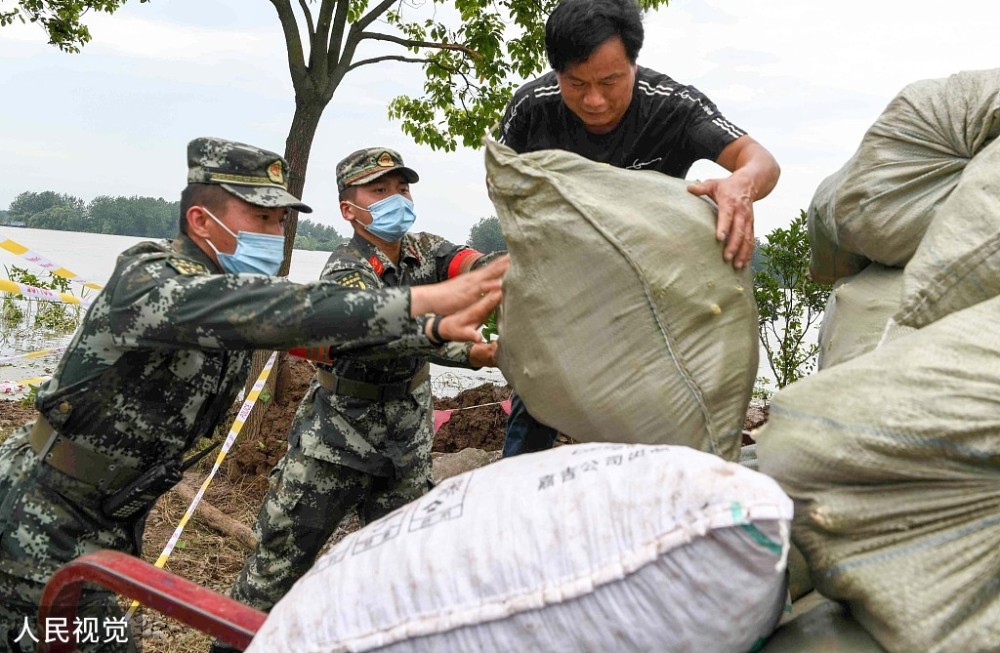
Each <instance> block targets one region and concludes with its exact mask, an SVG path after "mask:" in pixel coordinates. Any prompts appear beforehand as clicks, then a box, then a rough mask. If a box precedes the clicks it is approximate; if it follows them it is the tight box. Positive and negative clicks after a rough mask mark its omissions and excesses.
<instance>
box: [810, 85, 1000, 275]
mask: <svg viewBox="0 0 1000 653" xmlns="http://www.w3.org/2000/svg"><path fill="white" fill-rule="evenodd" d="M997 135H1000V69H992V70H981V71H966V72H960V73H957V74H955V75H952V76H951V77H948V78H946V79H930V80H923V81H919V82H915V83H913V84H910V85H909V86H907V87H906V88H904V89H903V90H902V91H901V92H900V93H899V95H897V96H896V97H895V98H894V99H893V100H892V101H891V102H890V103H889V105H888V106H887V107H886V108H885V110H884V111H883V112H882V114H881V115H880V116H879V118H878V119H877V120H876V121H875V123H874V124H873V125H872V126H871V127H870V128H869V129H868V131H867V132H866V133H865V135H864V138H863V139H862V141H861V145H860V147H859V148H858V150H857V152H855V153H854V155H853V156H852V157H851V158H850V159H849V160H848V161H847V163H846V164H844V166H843V167H842V168H841V169H840V170H839V171H837V172H836V173H834V174H833V175H832V176H831V177H830V178H828V179H827V180H826V181H824V182H823V183H822V184H821V185H820V187H819V189H818V190H817V192H816V196H815V197H814V198H813V200H812V203H811V204H810V209H809V220H808V223H809V234H810V244H811V245H812V248H813V258H812V261H811V266H810V271H811V273H812V275H813V278H814V279H815V280H816V281H819V282H822V283H831V282H833V281H836V280H837V279H839V278H840V277H842V276H845V275H850V274H855V273H857V272H859V271H860V270H861V268H863V267H864V260H865V259H869V260H872V261H878V262H879V263H882V264H884V265H889V266H895V267H903V266H904V265H906V262H907V261H909V259H910V257H912V256H913V253H914V251H916V248H917V245H918V244H919V243H920V239H921V238H922V237H923V235H924V233H925V232H926V230H927V227H928V225H929V224H930V222H931V220H932V218H933V217H934V212H935V210H936V209H937V207H938V206H939V205H940V204H941V203H942V202H943V201H944V200H945V199H946V198H947V197H948V195H949V194H950V193H951V191H952V189H954V187H955V184H956V183H958V179H959V176H960V175H961V174H962V170H963V169H964V168H965V165H966V164H967V163H968V161H969V159H971V158H972V157H973V156H975V155H976V154H977V153H978V152H979V151H980V150H982V148H983V147H985V146H986V145H987V144H988V143H989V142H990V141H991V140H993V139H994V138H996V137H997Z"/></svg>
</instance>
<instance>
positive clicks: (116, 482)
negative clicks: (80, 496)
mask: <svg viewBox="0 0 1000 653" xmlns="http://www.w3.org/2000/svg"><path fill="white" fill-rule="evenodd" d="M28 442H30V443H31V448H32V449H33V450H34V451H35V454H36V455H37V456H38V459H39V460H40V461H41V462H43V463H45V464H46V465H48V466H49V467H52V468H53V469H56V470H58V471H60V472H62V473H63V474H65V475H66V476H69V477H70V478H74V479H76V480H78V481H82V482H83V483H87V484H89V485H94V486H97V487H98V488H99V489H100V490H103V491H108V492H114V491H116V490H119V489H121V488H122V487H124V486H125V485H127V484H128V483H130V482H131V481H133V480H135V479H136V478H138V477H139V472H138V471H137V470H134V469H130V468H128V467H125V466H123V465H121V464H120V463H119V462H118V461H116V460H115V459H114V458H112V457H111V456H106V455H104V454H102V453H98V452H96V451H94V450H93V449H88V448H87V447H84V446H83V445H79V444H77V443H75V442H73V441H72V440H67V439H66V438H65V437H63V436H62V435H60V434H59V432H58V431H56V430H55V429H53V428H52V425H51V424H49V421H48V420H47V419H45V417H43V416H41V415H39V416H38V419H37V420H35V425H34V426H32V427H31V432H30V433H29V434H28Z"/></svg>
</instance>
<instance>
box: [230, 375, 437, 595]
mask: <svg viewBox="0 0 1000 653" xmlns="http://www.w3.org/2000/svg"><path fill="white" fill-rule="evenodd" d="M431 414H432V413H431V398H430V384H429V383H424V384H422V385H421V386H420V387H419V388H417V389H415V390H414V392H413V394H412V395H411V396H410V397H409V398H405V399H401V400H394V401H387V402H382V403H376V402H367V401H365V400H359V399H353V398H346V399H345V398H343V397H338V396H331V395H330V394H329V393H328V392H326V391H325V390H323V389H322V388H319V389H317V388H316V387H315V386H314V387H313V388H311V389H310V391H309V393H308V394H307V395H306V397H305V398H304V399H303V403H302V404H301V405H300V407H299V411H298V413H297V414H296V417H295V422H294V423H293V425H292V429H291V433H290V435H289V447H288V452H287V453H286V454H285V457H284V458H282V460H281V462H279V463H278V465H277V466H276V467H275V468H274V469H273V470H272V471H271V474H270V477H269V489H268V493H267V497H266V498H265V499H264V504H263V506H262V507H261V509H260V513H259V514H258V516H257V522H256V524H255V525H254V534H255V535H256V536H257V548H256V550H255V551H254V553H253V554H252V555H251V556H250V558H249V559H248V561H247V563H246V565H245V566H244V567H243V570H242V571H241V572H240V575H239V577H238V578H237V579H236V583H235V584H234V586H233V588H232V591H231V595H232V597H233V598H234V599H236V600H237V601H240V602H242V603H245V604H247V605H250V606H253V607H255V608H257V609H258V610H263V611H269V610H270V609H271V608H272V607H273V606H274V604H275V603H277V602H278V600H279V599H280V598H281V597H282V596H284V595H285V594H286V593H287V592H288V590H289V589H291V587H292V585H294V584H295V581H297V580H298V579H299V578H300V577H302V576H303V575H304V574H305V573H306V572H307V571H308V570H309V568H310V567H311V566H312V564H313V562H314V561H315V560H316V557H317V556H318V555H319V553H320V551H321V550H322V549H323V547H324V545H325V544H326V543H327V541H328V540H329V539H330V536H331V535H332V534H333V532H334V530H335V529H336V528H337V526H338V524H340V522H341V521H342V520H343V519H344V518H345V517H346V516H348V515H350V514H351V513H352V512H354V511H357V514H358V516H359V517H360V519H361V523H362V525H364V524H366V523H369V522H371V521H374V520H376V519H378V518H380V517H382V516H384V515H387V514H389V513H390V512H392V511H393V510H395V509H397V508H399V507H401V506H403V505H405V504H407V503H410V502H411V501H414V500H415V499H418V498H420V497H421V496H422V495H423V494H424V493H426V492H427V490H428V489H429V488H430V486H431V483H430V473H431V457H430V452H431V446H432V444H433V439H434V428H433V424H432V421H431ZM317 436H322V443H320V442H319V440H318V439H317ZM358 438H361V439H362V440H363V441H364V442H365V444H366V445H367V446H368V447H370V448H371V450H370V451H366V452H365V455H363V456H360V457H359V455H358V451H357V449H358V448H359V447H354V448H353V450H349V449H350V447H349V446H347V445H346V444H345V443H349V442H356V441H357V439H358ZM359 458H360V460H361V461H367V462H368V463H372V461H373V460H375V459H378V460H379V461H380V464H378V465H374V464H373V465H371V466H369V465H367V464H359ZM358 467H362V469H358Z"/></svg>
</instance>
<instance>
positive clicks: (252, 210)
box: [205, 197, 288, 254]
mask: <svg viewBox="0 0 1000 653" xmlns="http://www.w3.org/2000/svg"><path fill="white" fill-rule="evenodd" d="M215 217H217V218H219V220H220V221H221V222H222V223H223V224H224V225H226V226H227V227H229V229H230V231H232V232H233V233H234V234H238V233H240V232H241V231H249V232H251V233H255V234H268V235H270V236H281V235H284V233H285V229H284V227H285V220H286V219H287V218H288V209H286V208H282V207H275V208H270V207H264V206H256V205H254V204H250V203H249V202H244V201H243V200H241V199H239V198H236V197H231V198H229V200H228V201H227V202H226V207H225V209H224V210H222V211H221V212H219V213H216V214H215ZM205 227H206V228H207V229H208V230H209V239H210V240H211V241H212V244H213V245H215V246H216V247H217V248H218V249H219V251H220V252H226V253H228V254H232V253H233V252H235V251H236V239H235V238H234V237H233V236H232V235H231V234H230V233H229V232H227V231H226V230H225V229H223V228H222V227H220V226H219V225H218V224H216V222H215V220H211V219H209V220H208V221H207V222H206V223H205Z"/></svg>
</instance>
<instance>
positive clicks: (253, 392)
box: [125, 352, 277, 621]
mask: <svg viewBox="0 0 1000 653" xmlns="http://www.w3.org/2000/svg"><path fill="white" fill-rule="evenodd" d="M276 356H277V352H275V353H273V354H271V357H270V358H269V359H267V363H265V364H264V369H263V370H261V373H260V376H259V377H257V381H256V382H254V384H253V388H251V389H250V394H248V395H247V398H246V401H244V402H243V405H242V406H241V407H240V412H239V413H237V415H236V419H235V420H233V426H232V428H231V429H229V435H227V436H226V441H225V442H223V443H222V450H221V451H219V455H218V456H216V458H215V464H214V465H212V471H210V472H209V473H208V476H206V477H205V480H204V482H203V483H202V484H201V487H200V488H199V489H198V492H197V493H196V494H195V495H194V500H193V501H192V502H191V505H190V506H188V509H187V512H185V513H184V516H183V517H181V521H180V523H178V524H177V528H176V529H175V530H174V534H173V535H171V536H170V540H169V541H167V545H166V546H165V547H163V553H161V554H160V557H159V558H157V559H156V562H155V563H153V564H154V566H156V567H159V568H160V569H162V568H163V566H164V565H165V564H167V559H168V558H169V557H170V554H171V553H173V552H174V547H175V546H177V542H178V541H179V540H180V539H181V533H182V532H184V527H185V526H187V523H188V521H189V520H190V519H191V516H192V515H193V514H194V511H195V508H197V507H198V504H199V503H201V498H202V496H204V494H205V490H206V489H208V485H209V483H211V482H212V479H213V478H215V473H216V472H217V471H219V467H221V466H222V460H223V459H224V458H225V457H226V454H227V453H229V450H230V449H231V448H232V446H233V443H234V442H235V441H236V436H237V435H239V432H240V431H241V430H242V429H243V424H244V423H246V420H247V417H249V416H250V411H251V410H253V407H254V404H256V403H257V398H258V397H260V393H261V391H262V390H263V389H264V384H265V383H266V382H267V377H268V376H269V375H270V374H271V367H273V366H274V359H275V357H276ZM138 607H139V602H138V601H132V605H131V606H129V609H128V612H127V613H125V621H128V620H129V619H131V618H132V615H133V614H135V611H136V609H138Z"/></svg>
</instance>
